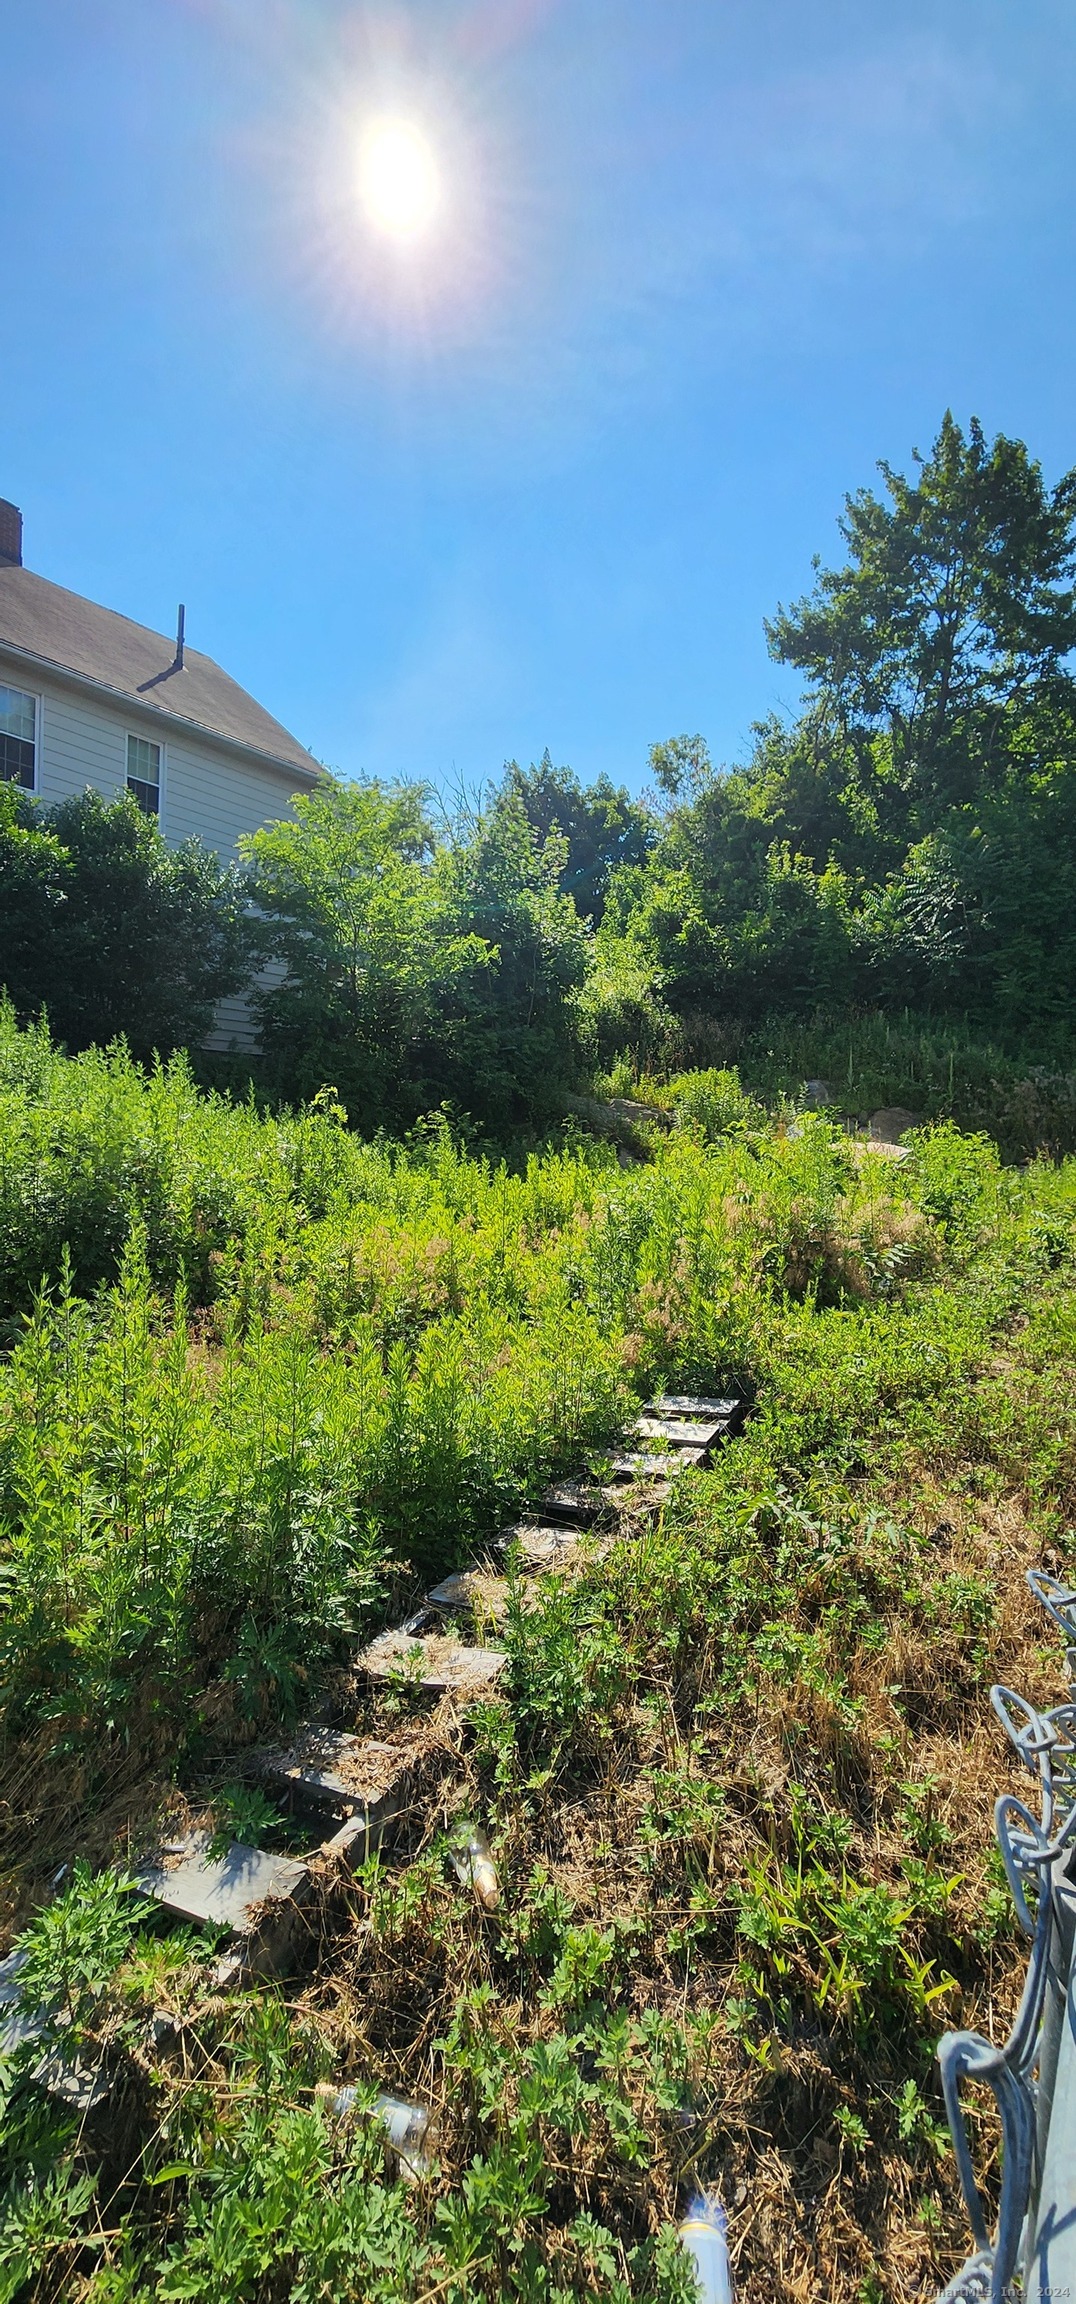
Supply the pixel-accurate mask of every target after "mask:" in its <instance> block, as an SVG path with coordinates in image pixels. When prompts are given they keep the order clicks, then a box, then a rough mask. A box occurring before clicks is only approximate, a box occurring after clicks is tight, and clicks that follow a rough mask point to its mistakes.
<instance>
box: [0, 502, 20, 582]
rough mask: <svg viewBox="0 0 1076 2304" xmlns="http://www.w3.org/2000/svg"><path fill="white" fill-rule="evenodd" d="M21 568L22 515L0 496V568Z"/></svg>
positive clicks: (16, 507) (15, 507)
mask: <svg viewBox="0 0 1076 2304" xmlns="http://www.w3.org/2000/svg"><path fill="white" fill-rule="evenodd" d="M21 567H22V513H21V512H20V511H19V508H18V505H17V504H9V503H8V502H7V499H6V497H4V496H0V568H21Z"/></svg>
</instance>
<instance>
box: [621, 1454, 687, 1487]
mask: <svg viewBox="0 0 1076 2304" xmlns="http://www.w3.org/2000/svg"><path fill="white" fill-rule="evenodd" d="M705 1454H706V1450H705V1449H704V1448H677V1449H676V1450H675V1451H672V1450H666V1451H664V1452H663V1453H661V1454H658V1453H657V1452H656V1451H655V1453H654V1454H653V1455H652V1456H651V1455H644V1454H643V1452H642V1451H641V1450H632V1452H631V1453H630V1454H629V1455H625V1456H614V1458H613V1478H614V1480H617V1481H620V1480H661V1479H666V1480H671V1479H674V1478H675V1476H676V1474H677V1473H678V1472H682V1471H683V1469H684V1466H685V1465H687V1464H693V1465H699V1464H701V1463H702V1462H703V1459H704V1457H705Z"/></svg>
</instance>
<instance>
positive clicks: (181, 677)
mask: <svg viewBox="0 0 1076 2304" xmlns="http://www.w3.org/2000/svg"><path fill="white" fill-rule="evenodd" d="M0 648H8V649H11V650H13V651H14V652H15V653H16V654H17V655H20V656H24V657H27V658H28V659H30V660H31V661H32V662H33V663H34V664H35V665H38V666H40V667H41V668H43V669H46V668H48V667H53V668H54V669H55V670H56V671H59V672H67V673H70V674H72V675H73V676H74V677H75V678H76V679H77V680H80V681H89V682H91V683H92V684H93V686H94V687H96V688H101V689H103V690H104V691H106V692H107V693H108V694H110V695H113V696H121V697H123V698H125V699H126V700H127V701H128V702H129V703H131V704H137V705H139V706H140V707H141V708H142V709H144V710H148V711H150V712H154V713H159V714H160V715H161V718H162V719H164V720H175V721H179V722H182V723H183V724H184V725H185V726H187V727H188V728H194V729H197V730H199V731H200V732H201V733H202V734H203V735H209V736H219V737H222V738H223V739H224V741H225V743H227V744H239V745H241V746H242V747H243V748H244V750H246V751H249V752H257V753H260V754H261V756H262V758H263V759H267V760H274V761H276V762H277V764H278V765H279V766H280V767H282V768H294V769H298V770H300V771H301V772H302V773H303V774H304V775H306V776H318V775H320V773H321V771H320V769H319V767H318V763H317V761H316V760H315V759H314V756H313V754H312V753H311V752H307V751H306V750H305V749H304V747H303V746H302V745H301V744H298V743H297V742H296V740H295V738H294V736H289V734H288V731H287V729H286V728H282V727H281V725H280V722H279V720H274V719H273V716H272V714H271V713H270V712H266V711H263V709H262V706H261V705H260V704H256V703H255V701H254V698H253V696H248V695H247V692H246V689H245V688H241V687H240V686H239V683H238V681H237V680H232V679H229V676H228V674H227V672H222V671H221V668H220V665H219V664H214V662H213V659H212V657H211V656H201V655H199V653H198V650H197V649H196V648H185V649H184V652H183V663H182V666H181V667H177V666H176V663H175V653H176V649H175V642H174V640H166V639H164V638H163V636H162V634H161V633H159V632H150V631H149V630H148V629H147V627H146V626H145V625H144V624H132V622H131V620H130V618H129V617H128V616H117V615H116V614H115V611H114V610H113V609H111V608H97V607H95V605H94V603H93V601H92V600H83V599H80V597H79V595H78V593H77V592H65V591H64V589H63V587H62V585H59V584H50V583H48V582H47V581H46V579H45V577H44V576H35V575H33V574H32V572H31V570H30V569H29V568H6V567H2V566H0ZM162 735H163V731H162Z"/></svg>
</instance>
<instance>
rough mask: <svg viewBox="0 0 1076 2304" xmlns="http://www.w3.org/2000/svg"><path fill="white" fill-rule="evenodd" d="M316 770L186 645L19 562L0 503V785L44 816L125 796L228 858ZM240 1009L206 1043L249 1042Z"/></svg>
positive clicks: (284, 810) (173, 831) (9, 512)
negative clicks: (25, 796) (17, 789)
mask: <svg viewBox="0 0 1076 2304" xmlns="http://www.w3.org/2000/svg"><path fill="white" fill-rule="evenodd" d="M320 774H321V770H320V769H319V767H318V764H317V761H316V760H315V759H314V758H313V755H312V754H311V753H310V752H307V751H305V750H304V748H303V746H302V745H301V744H298V743H296V740H295V738H294V736H289V734H288V731H287V729H286V728H282V727H281V725H280V722H279V720H274V719H273V718H272V716H271V714H270V713H268V712H266V711H264V710H263V708H262V706H261V705H260V704H256V703H255V701H254V698H253V696H248V695H247V693H246V690H245V689H243V688H240V687H239V685H238V683H237V682H236V681H234V680H231V679H229V677H228V674H227V673H226V672H222V671H221V668H220V666H219V664H214V662H213V660H212V657H210V656H202V655H200V654H199V653H198V652H197V650H196V649H193V648H187V647H186V645H185V643H184V637H183V610H182V608H181V609H180V612H179V630H178V633H177V636H176V639H175V640H174V641H173V640H166V639H164V638H163V637H162V635H161V634H160V633H159V632H150V631H149V630H147V628H146V626H145V625H143V624H133V623H132V622H131V621H130V618H129V617H127V616H117V615H116V614H115V612H114V611H113V610H112V609H111V608H98V607H96V606H95V605H94V603H93V602H92V601H91V600H82V599H80V597H79V595H78V594H77V593H76V592H65V591H64V590H63V588H62V586H61V585H59V584H49V583H47V582H46V580H45V578H44V577H43V576H35V575H33V574H32V572H31V570H30V569H29V568H24V567H23V564H22V514H21V513H20V512H19V511H18V510H17V508H16V506H15V505H14V504H9V503H7V502H5V501H4V500H3V499H0V778H6V779H8V780H9V781H11V782H13V783H16V784H20V785H22V786H23V788H24V789H25V790H26V791H27V792H32V793H34V794H35V795H36V797H37V798H38V799H40V800H42V801H43V802H44V803H45V804H46V805H50V804H52V803H54V802H55V801H57V800H66V799H68V798H69V797H70V796H71V795H72V794H73V793H78V792H82V791H84V790H85V788H86V786H87V784H90V785H92V786H93V787H94V788H95V790H97V791H98V792H100V793H101V794H102V795H103V797H104V798H105V799H108V800H111V799H114V798H116V796H117V795H118V794H119V793H121V792H124V791H127V792H130V793H132V794H133V795H134V798H135V799H136V800H137V802H138V805H139V807H140V808H143V809H145V811H146V813H147V814H148V815H152V816H155V817H156V819H157V821H158V823H159V825H160V827H161V831H162V833H163V834H164V837H165V839H166V840H168V841H169V843H170V844H174V845H178V844H179V843H180V842H181V841H183V840H188V839H191V838H192V837H193V836H195V835H197V837H198V838H199V839H201V840H202V841H204V843H205V845H206V847H207V848H213V849H215V850H216V852H217V854H218V855H219V856H221V857H222V858H224V859H225V860H229V859H231V858H232V857H233V856H234V854H235V850H236V842H237V840H238V838H239V835H240V833H241V832H255V831H257V829H258V826H259V825H260V824H264V823H266V822H268V821H269V820H270V819H271V818H273V817H277V816H286V815H287V814H288V812H289V802H290V799H291V796H292V794H293V793H296V792H300V791H309V790H310V789H311V787H312V786H313V785H314V784H316V782H317V780H318V777H319V775H320ZM250 1037H251V1036H250V1026H249V1015H248V1011H247V1009H246V1005H245V1003H244V1002H240V1001H229V1002H226V1003H225V1004H224V1007H223V1008H222V1010H221V1012H220V1014H219V1015H218V1017H217V1025H216V1030H215V1031H214V1034H213V1044H215V1045H217V1046H227V1045H228V1044H229V1043H231V1042H235V1041H239V1042H240V1043H242V1044H243V1045H247V1046H249V1044H250Z"/></svg>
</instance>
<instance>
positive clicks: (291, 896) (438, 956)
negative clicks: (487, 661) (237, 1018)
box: [240, 777, 490, 1126]
mask: <svg viewBox="0 0 1076 2304" xmlns="http://www.w3.org/2000/svg"><path fill="white" fill-rule="evenodd" d="M292 806H293V809H294V819H293V820H290V821H289V820H281V821H280V822H278V823H275V824H269V825H266V826H264V827H263V829H262V830H261V831H260V832H254V833H251V834H250V835H249V836H248V837H247V838H245V839H244V840H243V841H242V842H241V843H240V845H241V850H242V853H243V856H244V859H245V861H246V864H247V868H248V875H249V877H248V888H249V893H250V896H251V900H252V902H253V903H254V905H255V906H256V908H257V911H258V913H259V915H260V918H261V948H262V953H263V957H264V958H265V959H266V960H267V961H269V962H276V963H277V972H276V980H275V981H274V980H273V976H272V973H270V975H269V977H268V980H266V981H263V983H262V985H261V986H260V987H259V989H258V990H257V992H256V994H255V1008H256V1011H257V1014H258V1017H259V1022H260V1028H261V1035H262V1042H263V1046H264V1048H265V1051H266V1054H267V1056H268V1058H269V1060H270V1069H271V1071H272V1074H273V1077H274V1079H275V1082H276V1085H277V1086H278V1087H279V1088H280V1089H281V1090H282V1091H283V1092H285V1093H287V1094H290V1095H296V1096H309V1095H312V1094H313V1093H314V1092H315V1091H316V1090H317V1089H318V1088H319V1087H321V1086H322V1085H323V1084H325V1083H326V1082H329V1083H331V1084H332V1085H334V1086H335V1087H337V1088H338V1089H339V1091H340V1093H341V1095H342V1096H343V1098H344V1101H345V1103H346V1105H347V1107H348V1110H349V1111H350V1112H351V1114H352V1117H353V1118H354V1119H355V1120H357V1121H358V1122H359V1123H360V1124H362V1125H364V1126H366V1125H374V1126H376V1125H378V1124H380V1123H381V1122H390V1123H391V1122H395V1121H399V1120H401V1119H407V1118H414V1116H415V1114H416V1113H417V1112H418V1111H420V1110H422V1108H423V1103H424V1101H426V1100H427V1099H426V1096H425V1092H424V1087H423V1083H424V1081H425V1079H426V1075H427V1074H428V1071H429V1067H430V1061H431V1050H432V1048H433V1046H434V1044H435V1041H436V1036H437V1030H438V1024H439V1020H440V1019H441V1018H442V1016H443V1014H444V1009H445V1001H446V995H447V993H448V990H449V988H450V986H452V985H453V984H455V983H457V982H458V980H459V979H460V977H461V975H463V973H464V972H468V973H469V974H470V975H472V976H473V975H475V974H479V973H481V971H482V970H483V969H485V968H486V967H487V966H488V964H489V961H490V953H489V950H488V947H487V945H486V944H485V943H484V942H483V940H482V939H481V937H480V936H478V935H476V934H472V933H470V932H469V930H468V929H466V928H464V929H462V930H461V929H460V928H459V927H458V925H457V921H456V917H455V914H454V912H453V909H452V905H451V901H450V891H449V890H447V889H446V886H445V882H444V876H443V874H441V873H439V872H438V871H437V870H436V869H435V867H434V845H435V844H434V835H433V828H432V825H431V823H430V820H429V816H428V814H427V811H426V796H425V793H424V791H423V790H422V788H421V787H420V786H418V785H393V786H383V785H381V784H378V783H376V782H375V783H368V784H342V783H338V782H337V781H336V780H335V779H334V778H331V777H326V778H324V779H323V781H322V782H321V783H320V784H319V785H318V787H317V788H316V789H315V790H314V791H313V792H311V793H306V794H302V795H301V796H299V797H297V798H296V799H295V800H294V801H293V803H292ZM433 1101H436V1097H434V1098H433Z"/></svg>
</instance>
